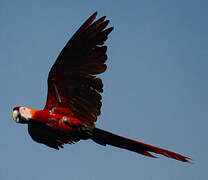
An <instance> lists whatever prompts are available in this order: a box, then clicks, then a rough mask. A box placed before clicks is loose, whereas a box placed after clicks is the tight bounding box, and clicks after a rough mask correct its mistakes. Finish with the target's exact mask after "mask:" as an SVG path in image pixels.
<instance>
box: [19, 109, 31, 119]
mask: <svg viewBox="0 0 208 180" xmlns="http://www.w3.org/2000/svg"><path fill="white" fill-rule="evenodd" d="M19 112H20V115H21V117H23V118H24V119H26V120H29V119H31V118H32V115H31V113H30V109H29V108H27V107H20V109H19Z"/></svg>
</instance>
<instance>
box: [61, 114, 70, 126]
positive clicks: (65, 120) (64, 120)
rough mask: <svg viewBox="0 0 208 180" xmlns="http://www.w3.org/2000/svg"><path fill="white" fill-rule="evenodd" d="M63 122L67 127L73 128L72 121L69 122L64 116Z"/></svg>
mask: <svg viewBox="0 0 208 180" xmlns="http://www.w3.org/2000/svg"><path fill="white" fill-rule="evenodd" d="M62 122H63V123H64V124H66V125H67V126H71V123H70V120H69V119H68V118H67V117H66V116H64V117H63V118H62Z"/></svg>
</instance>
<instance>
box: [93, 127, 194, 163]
mask: <svg viewBox="0 0 208 180" xmlns="http://www.w3.org/2000/svg"><path fill="white" fill-rule="evenodd" d="M92 140H93V141H95V142H96V143H98V144H101V145H104V146H106V145H107V144H108V145H112V146H116V147H119V148H123V149H127V150H130V151H133V152H136V153H139V154H143V155H145V156H149V157H152V158H156V156H154V155H152V154H151V153H150V152H153V153H157V154H162V155H164V156H167V157H169V158H173V159H176V160H179V161H183V162H190V160H191V159H190V158H188V157H186V156H183V155H180V154H178V153H174V152H172V151H168V150H165V149H161V148H158V147H155V146H151V145H148V144H144V143H142V142H139V141H135V140H132V139H128V138H125V137H121V136H118V135H116V134H112V133H110V132H107V131H104V130H101V129H98V128H95V129H94V131H93V137H92Z"/></svg>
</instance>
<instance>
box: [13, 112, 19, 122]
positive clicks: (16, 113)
mask: <svg viewBox="0 0 208 180" xmlns="http://www.w3.org/2000/svg"><path fill="white" fill-rule="evenodd" d="M12 117H13V120H14V121H15V122H18V118H19V111H17V110H14V111H13V114H12Z"/></svg>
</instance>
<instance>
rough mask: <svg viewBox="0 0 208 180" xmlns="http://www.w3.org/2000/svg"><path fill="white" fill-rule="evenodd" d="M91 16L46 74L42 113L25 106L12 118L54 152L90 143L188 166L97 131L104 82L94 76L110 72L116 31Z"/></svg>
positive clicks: (173, 155) (162, 151)
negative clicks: (109, 42) (109, 47)
mask: <svg viewBox="0 0 208 180" xmlns="http://www.w3.org/2000/svg"><path fill="white" fill-rule="evenodd" d="M96 16H97V12H95V13H94V14H93V15H92V16H90V17H89V18H88V19H87V20H86V21H85V22H84V24H83V25H82V26H81V27H80V28H79V29H78V31H77V32H76V33H75V34H74V35H73V36H72V38H71V39H70V40H69V41H68V43H67V44H66V45H65V47H64V48H63V50H62V51H61V53H60V54H59V56H58V58H57V60H56V61H55V63H54V65H53V66H52V68H51V70H50V72H49V75H48V94H47V100H46V105H45V107H44V108H43V109H42V110H35V109H32V108H29V107H25V106H18V107H15V108H14V109H13V120H14V121H15V122H17V123H22V124H28V132H29V134H30V136H31V137H32V139H33V140H34V141H36V142H38V143H42V144H45V145H47V146H49V147H51V148H55V149H57V150H58V149H60V148H63V145H64V144H72V143H75V142H78V141H79V140H86V139H91V140H93V141H94V142H96V143H98V144H100V145H103V146H106V145H111V146H116V147H119V148H123V149H127V150H129V151H133V152H136V153H139V154H142V155H145V156H149V157H152V158H155V157H156V156H154V155H153V154H151V152H153V153H157V154H162V155H164V156H167V157H169V158H173V159H176V160H180V161H183V162H190V161H189V160H190V158H188V157H186V156H183V155H180V154H178V153H174V152H172V151H169V150H165V149H162V148H158V147H155V146H152V145H148V144H144V143H142V142H139V141H135V140H132V139H129V138H125V137H122V136H119V135H116V134H113V133H110V132H107V131H104V130H101V129H99V128H96V127H95V122H96V120H97V116H99V115H100V113H101V112H100V109H101V105H102V103H101V98H102V97H101V93H102V92H103V83H102V80H101V79H100V78H98V77H97V76H96V75H97V74H100V73H103V72H104V71H105V70H106V64H105V62H106V60H107V55H106V51H107V46H105V45H104V42H105V41H106V40H107V37H108V35H109V34H110V32H111V31H112V30H113V27H110V28H107V29H106V26H107V25H108V23H109V20H105V16H103V17H101V18H100V19H98V20H96V21H95V18H96Z"/></svg>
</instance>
